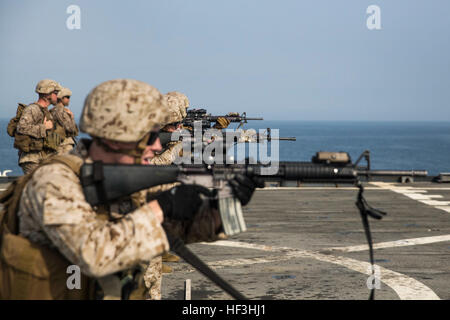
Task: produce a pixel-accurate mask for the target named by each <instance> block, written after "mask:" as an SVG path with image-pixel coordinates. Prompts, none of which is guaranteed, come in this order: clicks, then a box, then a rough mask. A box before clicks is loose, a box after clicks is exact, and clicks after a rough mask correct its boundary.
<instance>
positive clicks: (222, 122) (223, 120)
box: [214, 117, 231, 129]
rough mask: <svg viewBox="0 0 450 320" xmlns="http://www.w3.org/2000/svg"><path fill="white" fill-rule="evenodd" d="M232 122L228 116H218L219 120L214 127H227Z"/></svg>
mask: <svg viewBox="0 0 450 320" xmlns="http://www.w3.org/2000/svg"><path fill="white" fill-rule="evenodd" d="M230 123H231V122H230V120H228V119H227V118H224V117H219V118H217V122H216V124H215V126H214V127H215V128H216V129H225V128H227V127H228V126H229V125H230Z"/></svg>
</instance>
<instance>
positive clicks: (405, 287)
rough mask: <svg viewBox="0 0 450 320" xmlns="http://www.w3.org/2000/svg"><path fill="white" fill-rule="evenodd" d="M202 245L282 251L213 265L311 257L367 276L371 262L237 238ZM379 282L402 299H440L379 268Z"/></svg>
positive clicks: (431, 291)
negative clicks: (242, 240)
mask: <svg viewBox="0 0 450 320" xmlns="http://www.w3.org/2000/svg"><path fill="white" fill-rule="evenodd" d="M202 244H206V245H212V246H226V247H234V248H246V249H257V250H263V251H269V252H283V253H284V255H283V256H269V257H264V258H248V259H230V260H222V261H214V262H210V263H208V265H210V266H211V267H213V268H216V269H217V268H223V267H226V266H230V267H234V266H239V265H249V264H258V263H268V262H280V261H286V260H290V259H293V258H310V259H316V260H319V261H323V262H329V263H333V264H337V265H340V266H343V267H346V268H348V269H351V270H354V271H357V272H359V273H363V274H366V275H368V276H370V275H371V274H370V272H369V270H370V264H369V263H368V262H363V261H358V260H355V259H350V258H346V257H336V256H332V255H326V254H322V253H319V252H316V251H306V250H298V249H294V248H289V247H272V246H265V245H258V244H252V243H245V242H238V241H216V242H207V243H206V242H203V243H202ZM378 267H379V268H380V275H381V278H380V281H381V282H383V283H385V284H386V285H387V286H389V287H391V288H392V289H393V290H394V291H395V292H396V293H397V295H398V296H399V297H400V299H402V300H439V299H440V298H439V297H438V296H437V295H436V294H435V293H434V292H433V290H431V289H430V288H428V287H427V286H425V285H424V284H423V283H421V282H419V281H417V280H416V279H414V278H411V277H408V276H406V275H404V274H401V273H398V272H395V271H392V270H389V269H386V268H383V267H380V266H378Z"/></svg>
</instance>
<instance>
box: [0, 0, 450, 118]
mask: <svg viewBox="0 0 450 320" xmlns="http://www.w3.org/2000/svg"><path fill="white" fill-rule="evenodd" d="M71 4H76V5H78V6H79V7H80V9H81V29H80V30H69V29H67V28H66V19H67V18H68V17H69V14H67V13H66V8H67V7H68V6H69V5H71ZM372 4H375V5H378V6H379V7H380V9H381V27H382V29H381V30H372V31H371V30H368V28H367V27H366V19H367V17H368V15H367V14H366V8H367V7H368V6H369V5H372ZM449 16H450V1H447V0H433V1H418V0H409V1H407V0H396V1H381V0H372V1H364V0H343V1H335V0H317V1H298V0H292V1H288V0H284V1H277V2H275V1H261V0H258V1H257V0H241V1H237V0H228V1H211V0H191V1H187V0H183V1H182V0H166V1H127V2H125V1H99V0H97V1H75V0H73V1H64V0H58V1H56V0H53V1H49V0H40V1H17V0H2V1H0V39H1V40H2V45H1V46H0V70H1V72H0V95H1V97H2V102H1V103H0V117H1V118H8V117H11V116H13V115H14V113H15V109H16V105H17V102H25V103H29V102H32V101H35V100H36V94H35V93H34V87H35V85H36V83H37V82H38V81H39V80H40V79H42V78H52V79H55V80H57V81H59V82H60V83H61V84H62V85H64V86H67V87H69V88H70V89H71V90H72V91H73V97H72V102H71V103H72V104H71V108H72V109H73V110H74V112H75V114H76V115H77V116H79V115H80V113H81V109H82V106H83V102H84V98H85V97H86V95H87V94H88V92H89V91H90V90H91V89H92V88H93V87H94V86H95V85H97V84H99V83H101V82H103V81H106V80H109V79H114V78H135V79H139V80H142V81H145V82H148V83H150V84H152V85H153V86H155V87H156V88H158V89H159V90H160V91H161V92H162V93H165V92H168V91H173V90H177V91H181V92H183V93H185V94H186V95H187V96H188V97H189V99H190V101H191V105H192V106H193V107H204V108H206V109H208V111H210V112H212V113H215V114H223V113H226V112H229V111H238V112H243V111H246V112H247V114H249V115H251V116H262V117H264V118H265V119H267V120H269V119H273V120H284V119H288V120H407V121H420V120H427V121H437V120H440V121H450V108H449V104H450V102H449V101H450V90H449V89H450V19H449Z"/></svg>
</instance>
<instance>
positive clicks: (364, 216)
mask: <svg viewBox="0 0 450 320" xmlns="http://www.w3.org/2000/svg"><path fill="white" fill-rule="evenodd" d="M358 187H359V193H358V199H357V201H356V206H357V207H358V209H359V213H360V215H361V220H362V224H363V227H364V232H365V234H366V239H367V243H368V245H369V258H370V264H371V266H372V276H373V281H375V266H374V263H375V262H374V258H373V245H372V235H371V233H370V226H369V219H368V215H369V214H368V209H367V207H366V204H367V203H366V201H365V199H364V197H363V193H364V188H363V186H362V184H361V183H359V184H358ZM369 208H370V207H369ZM375 218H376V217H375ZM377 219H381V217H379V218H377ZM374 299H375V286H374V285H373V283H372V288H371V289H370V295H369V300H374Z"/></svg>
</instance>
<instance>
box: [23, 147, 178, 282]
mask: <svg viewBox="0 0 450 320" xmlns="http://www.w3.org/2000/svg"><path fill="white" fill-rule="evenodd" d="M83 147H84V145H83V144H82V143H80V149H79V150H78V152H79V153H81V155H82V154H83V151H81V152H80V150H82V149H83ZM73 155H74V156H76V157H78V159H79V161H85V162H89V161H90V159H89V158H84V159H83V157H82V156H81V155H80V154H76V153H75V151H74V152H73ZM84 156H86V154H84ZM126 211H127V210H123V209H121V207H120V203H119V204H112V205H111V206H110V212H109V216H110V219H109V221H108V220H103V219H99V218H98V216H97V212H96V210H95V208H92V207H91V206H90V205H89V204H88V203H87V202H86V200H85V197H84V194H83V190H82V187H81V183H80V180H79V178H78V177H77V176H76V175H75V173H74V172H73V171H72V170H71V169H70V168H68V167H67V166H65V165H63V164H51V165H45V166H42V167H41V168H39V169H37V170H36V172H35V173H34V174H33V176H32V178H31V180H30V181H29V182H28V183H27V185H26V187H25V189H24V191H23V194H22V198H21V200H20V206H19V211H18V217H19V225H20V235H22V236H24V237H25V238H28V239H29V240H31V241H32V242H34V243H36V244H40V245H44V246H48V247H51V248H56V249H57V250H58V251H59V252H61V253H62V254H63V255H64V256H65V257H66V258H67V259H68V260H69V261H70V262H71V263H73V264H75V265H78V266H79V267H80V269H81V272H82V273H84V274H86V275H87V276H89V277H94V278H99V277H103V276H106V275H109V274H112V273H115V272H118V271H120V270H124V269H126V268H130V267H132V266H134V265H136V264H138V263H142V262H145V261H149V260H151V259H152V258H154V257H156V256H158V255H160V254H162V253H163V252H164V251H166V250H168V249H169V244H168V242H167V238H166V235H165V232H164V230H163V228H162V226H161V225H160V223H159V222H158V221H157V220H156V218H155V216H154V214H153V212H152V211H151V210H150V208H149V207H148V206H142V207H139V208H138V209H135V210H133V211H131V212H126ZM125 213H128V214H126V215H125V216H124V215H123V214H125ZM118 217H120V218H118Z"/></svg>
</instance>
